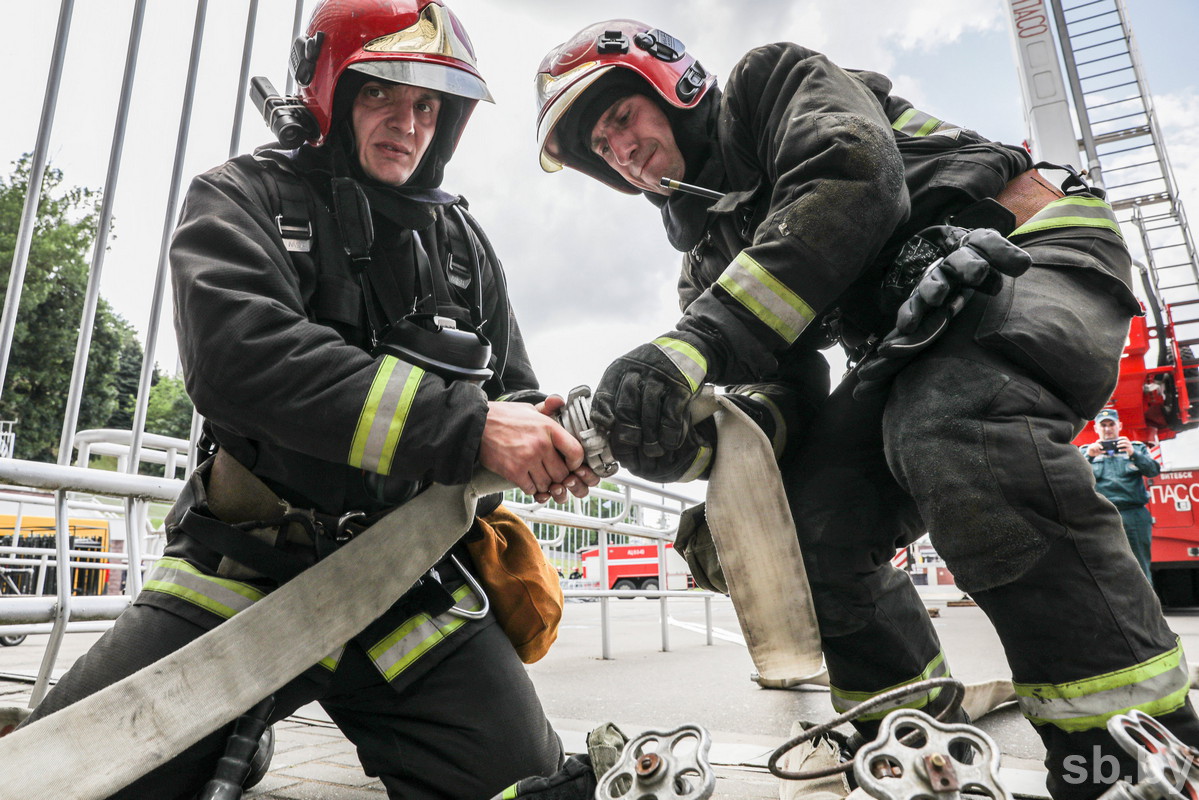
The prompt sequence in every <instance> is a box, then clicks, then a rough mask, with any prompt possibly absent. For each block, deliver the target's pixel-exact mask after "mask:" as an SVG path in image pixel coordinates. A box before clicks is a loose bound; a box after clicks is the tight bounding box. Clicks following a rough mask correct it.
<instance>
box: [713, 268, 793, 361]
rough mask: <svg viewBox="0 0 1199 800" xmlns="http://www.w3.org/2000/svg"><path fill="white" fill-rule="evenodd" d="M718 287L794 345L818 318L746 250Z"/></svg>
mask: <svg viewBox="0 0 1199 800" xmlns="http://www.w3.org/2000/svg"><path fill="white" fill-rule="evenodd" d="M716 285H717V286H719V287H720V288H722V289H724V290H725V291H726V292H728V293H729V295H731V296H732V297H733V299H735V300H736V301H737V302H739V303H740V304H741V305H743V306H745V308H746V309H748V310H749V312H750V313H751V314H753V315H754V316H755V317H757V318H758V319H759V320H761V321H762V322H763V323H764V324H765V325H766V326H767V327H769V328H770V329H771V330H773V331H774V332H775V333H777V334H778V335H779V336H781V337H782V338H783V340H784V341H786V342H787V344H791V343H793V342H794V341H795V340H796V339H798V338H799V335H800V334H801V333H803V330H804V328H806V327H808V323H809V322H811V321H812V320H813V319H815V317H816V312H814V311H813V310H812V307H811V306H809V305H808V304H807V303H806V302H804V300H803V298H802V297H800V296H799V295H797V294H796V293H795V292H794V291H792V290H791V289H790V287H788V286H787V285H786V284H784V283H783V282H782V281H780V280H779V279H778V278H776V277H775V276H774V275H771V274H770V272H769V271H768V270H767V269H766V268H765V267H763V266H762V265H761V264H759V263H758V262H757V261H755V260H754V259H753V257H752V256H750V255H749V254H748V253H746V252H745V251H742V252H740V253H738V254H737V257H736V258H734V259H733V263H732V264H729V265H728V267H727V268H726V269H725V271H724V272H723V273H721V275H720V278H719V279H718V280H717V281H716Z"/></svg>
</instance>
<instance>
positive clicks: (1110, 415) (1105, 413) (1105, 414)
mask: <svg viewBox="0 0 1199 800" xmlns="http://www.w3.org/2000/svg"><path fill="white" fill-rule="evenodd" d="M1105 419H1110V420H1112V421H1113V422H1119V421H1120V415H1119V414H1117V413H1116V409H1114V408H1105V409H1103V410H1102V411H1100V412H1099V413H1098V414H1097V415H1096V416H1095V421H1096V422H1102V421H1103V420H1105Z"/></svg>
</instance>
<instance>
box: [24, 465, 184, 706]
mask: <svg viewBox="0 0 1199 800" xmlns="http://www.w3.org/2000/svg"><path fill="white" fill-rule="evenodd" d="M0 483H5V484H13V485H15V486H20V487H24V488H25V489H26V490H28V489H40V490H43V491H45V492H49V493H51V495H52V497H53V501H52V502H53V505H54V544H55V546H54V549H53V550H52V551H47V552H43V549H42V548H21V547H19V546H17V544H16V542H17V541H18V536H17V535H16V534H17V533H18V532H19V531H20V530H21V526H20V524H19V521H18V522H17V523H15V524H14V525H13V530H14V537H13V538H14V542H13V544H12V545H10V546H9V547H7V548H0V552H3V553H4V554H5V555H7V556H8V557H9V558H11V556H12V553H13V552H14V551H21V552H30V551H31V550H32V551H34V552H33V553H31V554H36V555H38V556H39V560H42V559H44V564H45V566H44V568H43V569H42V571H41V573H40V575H41V576H42V577H41V579H40V581H39V586H41V585H44V576H45V570H46V569H49V568H51V567H53V569H54V570H55V577H56V584H57V585H56V587H55V588H56V595H55V596H54V597H20V596H17V597H13V596H0V632H3V635H12V634H21V633H47V632H48V633H49V634H50V640H49V642H48V643H47V645H46V650H45V653H44V654H43V656H42V663H41V668H40V669H39V670H38V677H37V681H36V682H35V683H34V686H33V694H32V697H31V700H30V705H31V706H33V705H37V703H39V702H41V699H42V697H43V696H45V693H46V690H47V689H48V688H49V681H50V674H51V672H52V671H53V669H54V665H55V663H56V662H57V660H58V652H59V649H60V647H61V645H62V638H63V636H65V635H66V634H67V632H68V631H72V632H79V631H82V630H89V631H91V630H97V629H98V628H102V627H104V626H105V625H108V624H110V622H111V620H113V619H116V616H117V615H118V614H119V613H120V612H121V611H122V610H123V609H124V607H125V606H126V605H128V603H129V601H130V599H131V598H132V597H133V596H135V595H136V594H137V592H138V591H139V590H140V588H141V574H142V571H141V569H129V564H138V565H141V564H143V563H144V560H143V558H142V556H141V553H142V544H143V541H142V539H143V536H144V528H145V524H146V504H147V503H148V502H151V501H157V502H172V501H173V500H174V499H175V497H176V496H177V495H178V494H179V492H180V490H181V489H182V488H183V481H180V480H174V479H169V478H155V477H150V476H145V475H136V474H126V473H117V472H107V471H104V470H97V469H85V468H83V467H68V466H62V465H58V464H43V463H40V462H34V461H21V460H16V459H0ZM70 492H83V493H86V494H87V495H88V496H89V499H88V502H89V504H90V503H94V502H95V501H94V499H93V497H94V495H104V496H109V497H119V498H121V499H123V500H124V501H125V502H124V510H125V523H126V524H125V528H126V538H125V546H126V550H127V552H126V553H114V552H111V551H94V550H86V551H80V550H75V551H72V550H71V549H70V515H71V511H70V509H71V505H70V502H69V498H68V493H70ZM43 500H44V501H46V502H49V498H48V497H47V498H43ZM51 553H52V554H53V558H51ZM81 555H83V556H86V557H87V558H93V559H99V558H106V559H108V561H109V563H108V564H107V565H103V568H105V569H113V570H124V571H125V572H126V581H125V584H126V592H127V594H126V596H124V597H119V598H111V597H98V598H97V597H75V596H73V595H72V585H73V582H74V571H73V570H74V569H76V568H84V567H86V568H98V567H99V566H100V565H98V564H96V563H95V562H92V563H81V562H79V561H77V560H75V559H78V558H79V557H80V556H81ZM27 564H28V561H26V562H25V563H24V564H22V565H21V566H26V565H27ZM73 616H75V617H76V619H77V620H79V621H77V622H75V623H74V624H72V622H71V620H72V617H73Z"/></svg>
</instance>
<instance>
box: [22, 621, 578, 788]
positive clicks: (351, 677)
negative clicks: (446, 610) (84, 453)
mask: <svg viewBox="0 0 1199 800" xmlns="http://www.w3.org/2000/svg"><path fill="white" fill-rule="evenodd" d="M467 625H468V626H469V625H477V626H480V628H479V629H478V630H476V631H475V632H474V635H472V636H470V637H469V638H467V639H466V640H465V641H463V642H461V643H459V644H458V646H456V647H453V648H447V650H446V652H445V653H444V654H443V657H442V658H441V659H440V660H438V661H437V662H436V664H435V665H434V666H431V668H429V669H426V670H424V671H422V672H421V673H420V674H419V675H418V676H417V677H416V678H415V679H414V680H412V681H408V682H406V683H405V685H404V686H402V687H398V688H397V687H396V686H393V685H391V684H389V683H387V682H385V681H384V680H383V679H382V677H381V676H380V674H379V672H378V670H377V669H376V668H375V666H374V665H373V664H372V663H371V662H370V661H369V660H368V658H367V657H366V655H365V654H364V653H363V651H362V648H361V647H360V646H358V645H357V644H356V643H355V642H351V643H350V644H349V645H347V647H346V649H345V653H344V654H343V656H342V658H341V661H340V663H339V665H338V668H337V671H336V672H335V673H334V674H333V677H332V680H331V681H328V682H318V681H316V680H313V679H311V678H309V677H307V676H306V675H301V676H300V677H298V678H296V679H295V680H293V681H291V682H290V683H288V684H287V685H285V686H284V687H283V688H282V689H280V690H279V691H278V692H277V693H276V694H275V710H274V712H273V714H272V716H271V721H272V722H276V721H278V720H280V719H283V718H284V717H286V716H288V715H289V714H291V713H293V712H295V711H296V709H298V708H300V707H301V706H303V705H306V704H307V703H310V702H313V701H319V702H320V704H321V706H322V707H323V708H324V709H325V711H326V712H328V714H329V716H330V718H332V719H333V721H334V722H335V723H336V724H337V726H338V727H339V728H340V729H341V730H342V732H343V733H344V734H345V735H346V738H348V739H349V740H350V741H351V742H353V744H354V745H355V747H357V749H358V758H359V760H360V761H361V763H362V767H363V769H364V770H365V771H366V774H367V775H371V776H378V777H380V778H381V779H382V781H383V785H384V786H386V787H387V794H388V797H390V798H394V799H395V800H399V798H403V800H487V799H488V798H490V797H492V796H493V795H494V794H496V793H498V792H499V791H501V790H502V789H504V788H505V787H506V786H509V785H511V784H512V783H515V782H516V781H517V780H519V779H520V778H524V777H526V776H529V775H548V774H550V773H552V772H554V770H556V769H557V768H558V765H559V763H560V762H561V759H562V749H561V743H560V741H559V739H558V737H557V735H556V734H555V733H554V731H553V729H552V728H551V727H550V724H549V722H548V721H547V720H546V718H545V714H544V712H543V711H542V708H541V703H540V701H539V700H538V698H537V694H536V692H535V691H534V689H533V685H532V683H531V681H530V680H529V678H528V675H527V674H526V673H525V669H524V665H523V664H522V663H521V662H520V659H519V658H518V657H517V655H516V652H515V651H514V650H513V649H512V645H511V644H510V643H509V642H508V639H507V637H506V636H505V634H504V632H503V630H502V629H501V628H500V626H499V625H498V624H496V623H495V620H494V617H492V616H491V615H488V616H487V617H486V618H485V619H483V620H481V621H478V622H468V623H467ZM204 632H205V631H204V629H203V628H202V627H201V626H198V625H196V624H194V623H192V622H189V621H187V620H184V619H182V618H180V617H178V616H176V615H175V614H172V613H170V612H168V611H164V610H162V609H160V608H155V607H153V606H147V605H134V606H131V607H130V608H129V609H127V610H126V611H125V612H124V613H123V614H122V615H121V616H120V618H119V619H118V620H117V622H116V625H115V626H114V627H113V629H112V630H110V631H108V632H107V633H105V634H104V636H103V637H102V638H101V639H100V640H99V641H98V642H97V643H96V645H95V646H93V647H92V649H91V650H89V651H88V653H87V654H86V655H84V656H83V657H82V658H81V659H79V661H77V662H76V663H75V665H74V666H73V667H72V668H71V670H70V671H69V672H68V673H67V674H66V675H65V676H63V678H62V680H61V681H59V683H58V684H57V685H56V686H55V687H54V689H53V690H52V691H51V692H50V693H49V694H47V696H46V698H45V700H44V701H43V702H42V703H41V704H40V705H38V707H37V709H36V710H35V712H34V714H33V716H32V717H31V718H30V720H29V721H30V722H32V721H34V720H36V719H38V718H40V717H43V716H45V715H47V714H50V713H53V712H54V711H57V710H58V709H61V708H63V707H65V706H68V705H70V704H71V703H74V702H75V701H77V700H80V699H82V698H84V697H86V696H87V695H90V694H92V693H94V692H97V691H99V690H100V689H102V688H104V687H105V686H108V685H109V684H112V683H115V682H116V681H118V680H120V679H121V678H123V677H125V676H127V675H129V674H132V673H133V672H136V671H137V670H139V669H141V668H142V667H144V666H146V665H148V664H151V663H153V662H154V661H157V660H159V659H160V658H163V657H164V656H166V655H168V654H170V653H172V652H174V651H175V650H178V649H179V648H181V647H183V646H184V645H186V644H188V643H189V642H191V641H192V640H194V639H196V638H197V637H199V636H201V635H203V633H204ZM459 632H460V633H461V632H462V631H459ZM451 638H452V637H451ZM447 641H449V640H447ZM433 652H436V648H435V650H434V651H433ZM428 657H429V656H426V658H428ZM252 668H253V667H252V665H247V669H252ZM27 724H28V723H27ZM229 730H230V729H229V728H226V729H224V730H221V731H218V732H216V733H213V734H211V735H209V736H207V737H205V738H204V739H202V740H201V741H200V742H199V743H197V744H196V745H194V746H193V747H190V748H188V749H187V750H186V751H184V752H183V753H181V754H180V755H178V756H176V757H175V758H173V759H172V760H171V761H169V762H167V763H166V764H164V765H163V766H161V767H159V768H158V769H155V770H154V771H153V772H151V773H150V774H148V775H146V776H145V777H143V778H141V779H139V780H138V781H136V782H135V783H133V784H131V785H130V786H128V787H126V788H125V789H123V790H122V791H120V792H117V793H116V794H114V795H113V796H112V797H113V800H118V799H119V800H146V798H155V800H188V799H189V798H192V797H193V796H194V795H195V794H196V792H198V791H199V790H200V789H201V788H202V787H203V786H204V784H205V783H206V782H207V781H208V779H209V778H211V777H212V774H213V771H214V769H215V765H216V762H217V759H219V758H220V756H221V755H222V754H223V752H224V749H225V742H226V739H227V737H228V733H229Z"/></svg>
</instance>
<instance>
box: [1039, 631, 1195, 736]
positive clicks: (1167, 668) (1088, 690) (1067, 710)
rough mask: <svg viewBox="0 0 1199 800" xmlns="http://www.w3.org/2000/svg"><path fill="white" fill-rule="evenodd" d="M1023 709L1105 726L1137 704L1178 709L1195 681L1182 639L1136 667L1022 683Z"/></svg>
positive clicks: (1046, 717)
mask: <svg viewBox="0 0 1199 800" xmlns="http://www.w3.org/2000/svg"><path fill="white" fill-rule="evenodd" d="M1015 686H1016V698H1017V701H1018V702H1019V704H1020V710H1021V711H1022V712H1023V713H1024V716H1025V717H1027V718H1028V720H1029V721H1030V722H1032V723H1033V724H1034V725H1054V726H1056V727H1058V728H1061V729H1062V730H1064V731H1084V730H1089V729H1092V728H1103V727H1104V726H1105V725H1106V724H1107V721H1108V720H1109V719H1110V718H1112V717H1114V716H1115V715H1117V714H1124V713H1127V712H1129V711H1132V710H1133V709H1134V708H1135V709H1139V710H1141V711H1144V712H1145V713H1146V714H1149V715H1151V716H1157V715H1159V714H1169V713H1170V712H1171V711H1176V710H1177V709H1178V708H1180V707H1181V706H1182V704H1183V703H1184V702H1185V701H1186V696H1187V691H1188V690H1189V689H1190V687H1191V676H1190V674H1189V673H1188V671H1187V663H1186V659H1185V658H1184V657H1183V654H1182V645H1181V644H1178V645H1176V646H1175V647H1174V648H1173V649H1172V650H1168V651H1166V652H1165V653H1162V654H1161V655H1159V656H1155V657H1153V658H1151V659H1148V660H1146V661H1142V662H1141V663H1139V664H1134V665H1133V666H1131V667H1126V668H1124V669H1120V670H1115V671H1113V672H1109V673H1107V674H1105V675H1096V676H1095V677H1093V678H1085V679H1083V680H1078V681H1071V682H1069V683H1017V684H1015Z"/></svg>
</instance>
